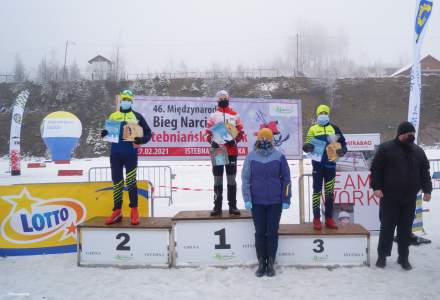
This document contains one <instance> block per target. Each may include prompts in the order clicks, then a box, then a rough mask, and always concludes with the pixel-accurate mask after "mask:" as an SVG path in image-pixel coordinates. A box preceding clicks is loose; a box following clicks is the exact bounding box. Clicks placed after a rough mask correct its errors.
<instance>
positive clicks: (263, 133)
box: [257, 128, 273, 142]
mask: <svg viewBox="0 0 440 300" xmlns="http://www.w3.org/2000/svg"><path fill="white" fill-rule="evenodd" d="M264 139H266V140H267V141H269V142H272V139H273V133H272V130H270V129H269V128H261V129H260V131H258V133H257V140H258V141H262V140H264Z"/></svg>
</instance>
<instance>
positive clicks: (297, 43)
mask: <svg viewBox="0 0 440 300" xmlns="http://www.w3.org/2000/svg"><path fill="white" fill-rule="evenodd" d="M296 75H297V76H299V34H298V33H296Z"/></svg>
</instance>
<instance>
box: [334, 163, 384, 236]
mask: <svg viewBox="0 0 440 300" xmlns="http://www.w3.org/2000/svg"><path fill="white" fill-rule="evenodd" d="M370 181H371V177H370V172H368V171H351V172H337V173H336V180H335V191H334V194H335V207H336V208H337V209H336V210H338V216H336V218H338V219H339V216H340V215H341V216H344V215H345V216H346V217H347V218H351V220H349V223H356V224H360V225H362V226H364V227H365V229H367V230H369V231H373V230H379V229H380V222H379V199H378V198H376V197H374V194H373V190H372V189H371V188H370ZM341 212H346V213H347V214H344V213H343V214H341Z"/></svg>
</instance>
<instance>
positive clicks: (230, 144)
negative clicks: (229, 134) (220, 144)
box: [225, 140, 235, 146]
mask: <svg viewBox="0 0 440 300" xmlns="http://www.w3.org/2000/svg"><path fill="white" fill-rule="evenodd" d="M225 144H226V145H229V146H234V145H235V140H230V141H225Z"/></svg>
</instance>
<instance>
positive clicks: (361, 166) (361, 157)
mask: <svg viewBox="0 0 440 300" xmlns="http://www.w3.org/2000/svg"><path fill="white" fill-rule="evenodd" d="M344 137H345V142H346V143H347V151H348V152H347V153H346V154H345V155H344V156H343V157H341V158H339V159H338V162H337V165H336V168H337V170H338V171H367V170H369V169H370V165H371V162H372V160H373V157H374V154H375V153H376V150H377V148H378V147H379V145H380V133H363V134H344Z"/></svg>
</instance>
